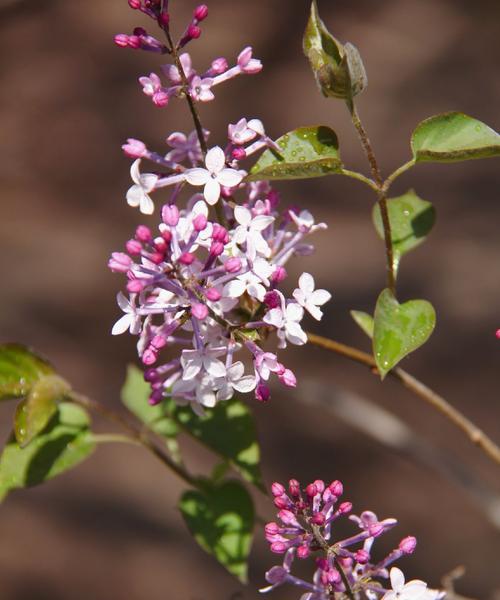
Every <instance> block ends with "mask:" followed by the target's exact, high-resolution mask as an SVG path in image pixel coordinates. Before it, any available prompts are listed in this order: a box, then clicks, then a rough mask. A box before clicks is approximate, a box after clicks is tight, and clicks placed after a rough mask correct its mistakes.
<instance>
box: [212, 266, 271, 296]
mask: <svg viewBox="0 0 500 600" xmlns="http://www.w3.org/2000/svg"><path fill="white" fill-rule="evenodd" d="M273 271H274V267H273V266H272V265H270V264H269V263H268V262H267V260H265V259H263V258H256V259H255V261H254V262H253V264H252V268H251V270H249V271H247V272H246V273H243V274H242V275H238V277H236V278H235V279H233V280H232V281H230V282H229V283H226V285H225V286H224V290H223V294H224V296H228V297H229V298H239V297H240V296H242V295H243V294H244V293H245V292H247V293H248V295H249V296H252V298H257V300H260V301H261V302H262V301H263V300H264V296H265V295H266V287H267V286H269V277H271V275H272V273H273Z"/></svg>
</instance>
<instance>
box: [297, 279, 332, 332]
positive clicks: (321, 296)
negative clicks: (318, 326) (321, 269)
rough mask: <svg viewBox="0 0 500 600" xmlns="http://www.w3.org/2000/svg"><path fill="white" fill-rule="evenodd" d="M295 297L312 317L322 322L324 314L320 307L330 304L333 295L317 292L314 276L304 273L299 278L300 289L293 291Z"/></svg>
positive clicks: (323, 291) (322, 291) (321, 291)
mask: <svg viewBox="0 0 500 600" xmlns="http://www.w3.org/2000/svg"><path fill="white" fill-rule="evenodd" d="M293 297H294V298H295V300H297V302H298V303H299V304H300V306H302V307H303V308H305V309H306V310H307V312H308V313H309V314H310V315H311V316H313V317H314V318H315V319H316V320H317V321H320V320H321V317H322V316H323V313H322V311H321V309H320V308H319V307H320V306H323V304H325V303H326V302H328V300H330V298H331V297H332V295H331V294H330V292H328V291H327V290H315V289H314V278H313V276H312V275H310V274H309V273H302V275H301V276H300V277H299V287H298V288H296V289H295V290H294V291H293Z"/></svg>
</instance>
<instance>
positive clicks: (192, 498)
mask: <svg viewBox="0 0 500 600" xmlns="http://www.w3.org/2000/svg"><path fill="white" fill-rule="evenodd" d="M179 508H180V511H181V513H182V516H183V517H184V520H185V521H186V524H187V526H188V528H189V530H190V531H191V533H192V534H193V536H194V538H195V539H196V541H197V542H198V544H199V545H200V546H201V547H202V548H203V549H204V550H205V552H208V554H211V555H212V556H214V557H215V558H216V559H217V560H218V561H219V562H220V563H221V564H222V565H223V566H224V567H225V568H226V569H227V570H228V571H229V572H230V573H232V574H233V575H235V576H236V577H238V579H240V580H241V581H243V582H246V581H247V571H248V566H247V562H248V555H249V553H250V549H251V546H252V531H253V526H254V520H255V511H254V506H253V501H252V498H251V497H250V494H249V493H248V492H247V491H246V489H245V488H244V487H243V485H241V484H240V483H239V482H237V481H225V482H224V483H222V484H219V485H211V484H209V483H206V485H205V488H204V491H199V490H190V491H187V492H185V493H184V494H183V495H182V498H181V500H180V502H179Z"/></svg>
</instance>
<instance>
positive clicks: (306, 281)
mask: <svg viewBox="0 0 500 600" xmlns="http://www.w3.org/2000/svg"><path fill="white" fill-rule="evenodd" d="M299 288H300V289H301V290H302V291H303V292H304V293H305V294H306V295H307V296H308V295H309V294H311V293H312V292H313V291H314V278H313V276H312V275H310V274H309V273H302V275H301V276H300V277H299Z"/></svg>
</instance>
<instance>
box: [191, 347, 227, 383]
mask: <svg viewBox="0 0 500 600" xmlns="http://www.w3.org/2000/svg"><path fill="white" fill-rule="evenodd" d="M225 351H226V348H225V347H222V348H208V347H205V348H202V349H201V350H183V351H182V356H181V365H182V368H183V369H184V372H183V374H182V379H184V381H188V380H189V379H193V378H194V377H196V376H197V375H198V373H199V372H200V371H201V370H202V369H204V370H205V371H206V372H207V373H208V374H209V375H211V376H212V377H224V376H225V374H226V367H225V366H224V363H223V362H222V361H220V360H218V359H217V358H216V357H217V356H221V355H222V354H224V352H225Z"/></svg>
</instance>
